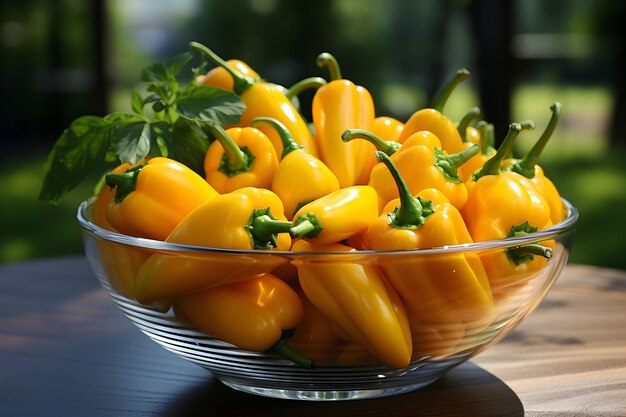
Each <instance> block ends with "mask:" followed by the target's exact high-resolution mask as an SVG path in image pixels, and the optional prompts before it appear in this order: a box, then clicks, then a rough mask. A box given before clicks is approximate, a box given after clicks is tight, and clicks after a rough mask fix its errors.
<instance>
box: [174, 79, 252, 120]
mask: <svg viewBox="0 0 626 417" xmlns="http://www.w3.org/2000/svg"><path fill="white" fill-rule="evenodd" d="M175 109H176V111H177V112H178V113H179V114H180V115H181V116H183V117H185V118H187V119H190V120H195V121H199V122H210V123H217V124H220V125H234V124H237V123H239V120H240V119H241V115H242V114H243V112H244V110H245V109H246V105H245V104H244V103H243V100H241V97H239V96H238V95H237V94H235V93H233V92H230V91H227V90H224V89H221V88H217V87H210V86H198V85H193V84H190V85H188V86H187V87H186V88H185V89H184V90H183V91H181V92H180V94H179V95H178V99H177V100H176V104H175Z"/></svg>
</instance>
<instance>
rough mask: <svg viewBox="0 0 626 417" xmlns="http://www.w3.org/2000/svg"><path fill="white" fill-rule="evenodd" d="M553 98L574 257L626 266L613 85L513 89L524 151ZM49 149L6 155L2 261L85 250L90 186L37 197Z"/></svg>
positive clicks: (463, 105)
mask: <svg viewBox="0 0 626 417" xmlns="http://www.w3.org/2000/svg"><path fill="white" fill-rule="evenodd" d="M554 100H559V101H560V102H561V103H562V104H563V112H562V119H561V122H560V124H559V126H558V128H557V131H556V133H555V135H554V137H553V138H552V139H551V141H550V143H549V144H548V146H547V147H546V148H545V150H544V154H543V155H542V161H541V164H542V166H543V167H544V170H545V171H546V174H547V175H548V177H550V178H551V179H552V181H553V182H554V183H555V184H556V186H557V187H558V189H559V190H560V192H561V194H562V195H563V196H564V197H565V198H567V199H568V200H569V201H571V202H572V203H573V204H574V205H575V206H576V207H578V209H579V210H580V220H579V223H578V227H577V233H576V238H575V241H574V248H573V251H572V254H571V258H570V261H571V262H573V263H586V264H591V265H599V266H607V267H613V268H618V269H623V270H626V257H625V256H623V254H622V252H623V251H622V246H624V243H626V222H625V221H623V220H622V219H623V213H626V153H625V152H616V151H614V150H610V149H607V146H606V140H605V139H604V137H603V131H604V129H605V126H606V117H607V116H606V115H607V114H608V113H609V110H610V104H611V102H610V95H609V93H608V92H607V91H606V90H604V89H600V88H575V87H567V88H564V87H559V88H557V87H550V86H525V87H524V88H521V89H520V90H519V91H518V92H517V93H516V94H515V97H514V102H513V111H514V120H515V121H520V120H524V119H532V120H534V121H535V123H536V125H537V129H536V131H535V132H531V133H524V134H523V135H522V136H520V142H521V143H520V146H518V149H517V153H518V155H521V154H523V153H524V152H525V151H526V150H527V149H529V148H530V146H532V144H533V143H534V142H535V141H536V139H537V138H538V137H539V135H540V134H541V132H542V131H543V129H544V128H545V126H546V124H547V122H548V119H549V118H550V110H549V106H550V103H552V101H554ZM450 104H451V106H450V107H447V108H446V112H449V113H450V117H452V118H453V119H455V120H456V119H458V118H459V117H460V116H461V115H462V114H463V112H464V111H465V110H466V109H467V108H469V107H470V106H472V105H475V104H476V99H475V95H474V94H473V93H472V92H471V91H467V90H465V91H464V90H462V89H461V90H460V91H459V93H458V94H457V93H455V97H454V100H452V102H451V103H450ZM524 139H527V140H526V141H524ZM45 157H46V156H45V155H43V154H41V155H34V154H33V155H29V156H28V158H9V157H7V156H5V157H2V158H0V159H2V161H0V162H1V163H0V189H2V190H3V196H2V200H1V201H2V202H1V204H0V218H1V219H3V220H2V223H1V226H0V263H7V262H15V261H22V260H28V259H33V258H41V257H51V256H59V255H70V254H79V253H82V241H81V237H80V230H79V228H78V225H77V222H76V210H77V207H78V204H79V203H80V201H81V200H83V199H84V198H86V197H87V196H89V194H90V190H89V188H88V187H86V186H83V187H79V188H78V189H77V190H75V191H73V192H71V193H70V194H69V195H68V196H66V197H65V198H64V199H63V200H62V201H61V203H60V204H59V205H58V206H52V205H50V204H47V203H43V202H40V201H38V200H37V196H38V192H39V188H40V186H41V173H42V165H43V162H44V161H45Z"/></svg>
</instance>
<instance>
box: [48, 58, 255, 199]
mask: <svg viewBox="0 0 626 417" xmlns="http://www.w3.org/2000/svg"><path fill="white" fill-rule="evenodd" d="M192 59H193V55H192V54H191V53H189V52H187V53H183V54H180V55H178V56H176V57H174V58H173V59H171V60H169V61H167V62H165V63H158V64H154V65H151V66H149V67H147V68H145V69H144V70H143V71H142V74H141V79H142V81H143V82H145V83H146V84H147V85H146V90H147V91H148V93H149V94H148V95H147V96H145V97H142V96H141V94H140V93H139V92H137V91H133V93H132V95H131V109H132V112H116V113H111V114H109V115H107V116H104V117H99V116H81V117H78V118H77V119H76V120H74V121H73V122H72V123H71V124H70V126H69V127H68V128H67V129H66V130H65V131H64V132H63V133H62V134H61V136H60V137H59V138H58V139H57V141H56V143H55V145H54V146H53V148H52V150H51V152H50V154H49V155H48V159H47V160H46V163H45V165H44V178H43V185H42V188H41V192H40V195H39V198H40V199H42V200H46V201H50V202H58V201H59V199H61V197H63V195H65V194H66V193H67V192H69V191H71V190H72V189H73V188H74V187H76V186H77V185H78V184H80V183H81V182H82V181H83V180H84V179H85V178H86V177H88V176H89V175H90V174H92V173H93V172H94V171H95V170H97V169H98V168H101V167H102V166H103V163H107V162H108V163H109V164H110V163H112V162H113V163H115V162H117V163H123V162H128V163H130V164H136V163H137V162H139V161H141V160H143V159H145V158H148V157H153V156H166V157H169V158H172V159H175V160H177V161H179V162H181V163H183V164H185V165H187V166H188V167H189V168H191V169H193V170H194V171H196V172H197V173H198V174H200V175H204V167H203V160H204V154H205V152H206V150H207V148H208V146H209V136H208V135H207V133H205V132H207V131H208V129H207V128H206V127H207V125H209V124H218V125H233V124H237V123H238V122H239V120H240V118H241V115H242V114H243V111H244V110H245V105H244V103H243V101H242V100H241V98H240V97H239V96H238V95H237V94H235V93H233V92H230V91H227V90H223V89H221V88H217V87H209V86H202V85H197V84H195V83H188V84H186V85H182V84H181V82H180V80H179V77H180V74H181V71H182V70H183V69H184V68H185V67H186V66H187V65H188V64H189V63H190V62H191V60H192ZM196 72H197V70H196ZM146 110H147V111H146Z"/></svg>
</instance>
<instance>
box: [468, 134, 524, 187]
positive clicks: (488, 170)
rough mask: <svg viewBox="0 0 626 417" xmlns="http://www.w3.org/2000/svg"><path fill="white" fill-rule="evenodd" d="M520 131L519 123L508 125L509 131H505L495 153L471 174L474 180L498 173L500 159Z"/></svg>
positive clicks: (511, 146)
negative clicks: (504, 135)
mask: <svg viewBox="0 0 626 417" xmlns="http://www.w3.org/2000/svg"><path fill="white" fill-rule="evenodd" d="M521 131H522V126H521V125H520V124H519V123H511V124H510V125H509V132H508V133H507V135H506V137H505V138H504V141H503V142H502V145H500V148H498V151H497V152H496V154H495V155H494V156H493V157H491V158H490V159H488V160H487V162H485V164H484V165H483V167H482V168H481V170H480V171H478V172H476V173H475V174H474V175H473V179H474V181H477V180H478V179H480V178H481V177H484V176H485V175H498V174H499V173H500V166H501V165H502V161H503V160H504V158H506V157H507V156H508V155H509V153H510V152H511V150H512V149H513V145H514V144H515V139H517V136H518V135H519V133H520V132H521Z"/></svg>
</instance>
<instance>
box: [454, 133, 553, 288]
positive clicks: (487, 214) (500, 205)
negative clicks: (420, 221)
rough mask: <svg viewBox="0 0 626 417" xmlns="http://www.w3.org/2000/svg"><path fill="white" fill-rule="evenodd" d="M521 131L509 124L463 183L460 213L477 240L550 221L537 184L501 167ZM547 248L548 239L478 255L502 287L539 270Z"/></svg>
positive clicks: (538, 227) (541, 226)
mask: <svg viewBox="0 0 626 417" xmlns="http://www.w3.org/2000/svg"><path fill="white" fill-rule="evenodd" d="M521 130H522V127H521V126H520V124H519V123H512V124H511V125H510V126H509V133H508V134H507V136H506V138H505V139H504V141H503V143H502V145H501V146H500V148H499V149H498V151H497V152H496V155H495V156H494V157H492V158H491V159H489V160H488V161H487V162H486V163H485V165H484V166H483V168H482V169H481V170H480V171H478V172H476V173H475V174H474V175H473V178H472V179H471V180H470V181H468V182H467V187H468V200H467V203H466V204H465V206H464V207H463V209H462V210H461V213H462V215H463V218H464V219H465V223H466V224H467V228H468V230H469V232H470V235H471V236H472V239H473V240H474V241H475V242H484V241H489V240H494V239H504V238H507V237H511V236H520V235H525V234H528V233H532V232H533V231H536V230H541V229H544V228H546V227H549V226H551V225H552V221H551V218H550V205H549V204H548V202H547V201H546V199H545V197H544V196H543V194H542V193H541V192H540V191H539V190H538V189H537V187H536V186H535V184H533V183H532V181H530V180H529V179H528V178H526V177H524V176H522V175H519V174H518V173H516V172H513V171H510V170H502V167H501V165H502V161H503V159H504V158H505V157H506V156H507V155H508V154H509V153H510V151H511V149H512V147H513V144H514V141H515V139H516V137H517V135H518V134H519V132H520V131H521ZM551 246H553V243H550V242H547V243H546V244H544V245H539V244H531V245H524V246H522V247H515V248H509V249H507V250H497V251H488V252H485V253H483V254H481V259H482V261H483V264H484V265H485V269H486V270H487V274H488V275H489V279H490V281H491V283H492V287H494V288H500V287H504V286H506V284H505V283H506V281H512V280H514V279H516V277H518V278H519V277H520V276H525V275H528V274H531V273H533V272H536V271H538V270H540V269H541V268H543V266H544V265H545V263H546V262H547V259H549V258H550V256H551V254H552V251H551ZM537 255H539V256H537Z"/></svg>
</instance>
